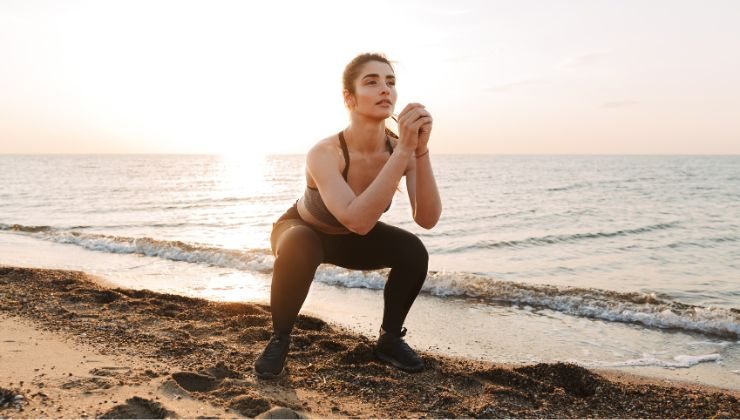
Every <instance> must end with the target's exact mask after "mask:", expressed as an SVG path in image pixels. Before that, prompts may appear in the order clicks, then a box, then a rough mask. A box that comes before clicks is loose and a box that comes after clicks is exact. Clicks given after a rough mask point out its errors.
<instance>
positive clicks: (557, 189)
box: [546, 182, 592, 192]
mask: <svg viewBox="0 0 740 420" xmlns="http://www.w3.org/2000/svg"><path fill="white" fill-rule="evenodd" d="M591 185H592V184H591V183H590V182H576V183H575V184H570V185H565V186H562V187H552V188H547V189H546V191H550V192H560V191H570V190H577V189H579V188H586V187H590V186H591Z"/></svg>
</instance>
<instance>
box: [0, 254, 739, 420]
mask: <svg viewBox="0 0 740 420" xmlns="http://www.w3.org/2000/svg"><path fill="white" fill-rule="evenodd" d="M109 286H110V285H109ZM0 325H2V326H3V330H4V331H10V332H11V334H10V335H8V336H6V338H3V342H2V343H0V345H2V347H0V348H2V349H3V351H2V353H0V366H2V370H3V373H5V372H6V371H8V372H10V374H9V375H8V376H9V377H8V378H5V376H6V375H5V374H3V375H2V376H0V381H1V382H0V388H2V390H6V391H9V392H10V391H13V392H17V394H16V395H22V396H23V399H21V400H19V401H22V403H20V404H16V405H15V406H14V405H13V404H10V405H9V406H8V407H6V408H0V417H83V416H86V417H93V416H94V417H101V416H103V417H105V416H107V417H116V416H118V417H136V416H137V414H136V413H143V414H142V415H143V416H144V417H160V416H161V415H165V414H167V413H174V414H169V415H170V416H181V417H197V416H202V415H205V416H215V417H228V418H233V417H244V416H248V417H254V416H256V415H257V414H259V413H261V412H264V411H267V410H269V409H271V408H275V407H287V409H290V410H292V412H294V413H298V414H300V415H302V416H306V417H501V416H503V417H691V418H708V417H721V418H724V417H728V418H730V417H738V416H739V415H740V392H739V391H734V390H729V389H719V388H715V387H710V386H706V385H698V384H693V383H682V382H677V381H671V382H670V384H668V383H667V381H665V380H664V379H658V378H650V377H640V376H635V375H631V374H627V373H624V372H621V371H608V370H589V369H585V368H582V367H579V366H576V365H570V364H565V363H550V364H544V363H541V364H537V365H504V364H496V363H490V362H481V361H474V360H467V359H461V358H452V357H445V356H441V355H438V354H432V353H429V352H421V355H422V356H423V357H424V359H425V361H426V364H427V369H426V370H425V371H424V372H421V373H419V374H408V373H404V372H400V371H397V370H395V369H393V368H390V367H388V366H386V365H385V364H382V363H380V362H379V361H377V360H375V358H374V356H373V355H372V351H371V349H372V344H373V340H372V339H370V338H367V337H364V336H361V335H359V334H356V333H352V332H349V331H347V330H345V329H342V328H340V327H337V326H334V325H330V324H327V323H326V322H324V321H323V320H321V319H318V318H315V317H310V316H304V315H302V316H300V318H299V321H298V323H297V325H296V330H295V333H294V339H293V343H292V348H291V352H290V354H289V356H288V375H286V376H283V377H281V378H279V379H277V380H273V381H265V380H260V379H257V378H256V377H255V376H254V374H253V372H252V364H253V362H254V359H255V358H256V356H257V355H258V354H259V353H260V352H261V351H262V348H263V346H264V344H265V342H266V340H267V339H269V335H270V328H269V326H270V315H269V310H268V308H267V307H266V306H265V305H259V304H249V303H219V302H211V301H207V300H203V299H196V298H187V297H183V296H176V295H168V294H162V293H155V292H150V291H145V290H129V289H120V288H111V287H106V286H104V285H102V284H101V283H99V282H98V281H97V280H94V279H93V278H92V277H91V276H88V275H86V274H84V273H82V272H77V271H63V270H47V269H29V268H17V267H7V266H0ZM83 359H84V360H83ZM93 360H94V361H95V362H92V361H93ZM39 364H40V365H39ZM21 381H23V383H22V384H21ZM2 390H0V391H2ZM0 395H2V394H0ZM0 398H2V397H0ZM1 406H2V404H0V407H1ZM21 406H22V407H23V408H22V410H23V411H19V410H20V408H18V407H21ZM60 407H61V408H60ZM137 410H139V411H137ZM147 410H149V411H147ZM158 410H159V411H158Z"/></svg>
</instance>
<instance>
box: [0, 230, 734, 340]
mask: <svg viewBox="0 0 740 420" xmlns="http://www.w3.org/2000/svg"><path fill="white" fill-rule="evenodd" d="M656 226H658V225H656ZM653 228H654V227H653ZM0 230H6V231H16V232H22V233H24V234H26V235H30V236H33V237H35V238H38V239H42V240H48V241H53V242H57V243H63V244H73V245H77V246H81V247H83V248H85V249H89V250H94V251H101V252H109V253H119V254H139V255H144V256H149V257H157V258H163V259H167V260H172V261H181V262H188V263H197V264H206V265H213V266H218V267H225V268H234V269H238V270H245V271H254V272H260V273H264V274H269V273H271V272H272V264H273V262H274V259H273V257H272V255H271V253H270V251H269V250H267V249H251V250H233V249H224V248H219V247H213V246H206V245H200V244H192V243H185V242H181V241H167V240H157V239H153V238H148V237H140V238H132V237H125V236H112V235H102V234H94V233H81V232H77V231H74V230H61V229H54V228H50V227H48V226H22V225H7V224H0ZM643 230H647V228H643ZM387 275H388V270H387V269H385V270H375V271H356V270H347V269H344V268H341V267H336V266H331V265H322V266H321V267H319V270H317V273H316V281H319V282H322V283H325V284H330V285H336V286H341V287H347V288H368V289H376V290H381V289H383V288H384V286H385V281H386V278H387ZM422 292H424V293H428V294H431V295H434V296H438V297H463V298H473V299H476V300H479V301H483V302H487V303H490V304H506V305H513V306H529V307H533V308H542V309H549V310H552V311H557V312H560V313H564V314H568V315H571V316H577V317H586V318H591V319H598V320H604V321H611V322H624V323H630V324H639V325H642V326H645V327H649V328H657V329H671V330H677V331H686V332H694V333H700V334H705V335H710V336H719V337H723V338H730V339H738V338H740V310H738V309H734V308H718V307H703V306H696V305H688V304H684V303H680V302H675V301H671V300H666V299H661V298H659V297H658V296H656V295H655V294H646V293H623V292H614V291H608V290H600V289H583V288H569V287H558V286H549V285H529V284H523V283H515V282H509V281H500V280H496V279H493V278H491V277H488V276H484V275H479V274H473V273H464V272H434V271H431V272H430V273H429V276H428V277H427V280H426V281H425V283H424V286H423V288H422Z"/></svg>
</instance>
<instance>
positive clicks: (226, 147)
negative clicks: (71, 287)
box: [0, 0, 740, 154]
mask: <svg viewBox="0 0 740 420" xmlns="http://www.w3.org/2000/svg"><path fill="white" fill-rule="evenodd" d="M738 22H740V1H738V0H728V1H719V0H711V1H677V0H668V1H659V0H650V1H644V0H635V1H630V0H619V1H597V0H584V1H555V0H539V1H523V0H514V1H493V0H491V1H485V0H483V1H460V0H456V1H427V0H418V1H382V0H378V1H362V2H359V1H358V2H352V1H336V2H333V1H315V0H314V1H295V2H292V1H291V2H288V1H272V0H270V1H200V2H193V1H182V0H176V1H156V0H148V1H141V2H138V1H131V0H127V1H57V0H54V1H28V0H22V1H9V0H0V153H229V154H235V153H303V152H305V151H306V150H307V149H308V148H309V147H310V145H311V144H313V143H314V142H316V141H317V140H319V139H321V138H323V137H325V136H327V135H329V134H332V133H335V132H337V131H339V130H340V129H341V128H343V127H344V126H345V125H346V123H347V113H346V111H345V109H344V107H343V102H342V96H341V73H342V70H343V68H344V65H345V64H346V62H348V61H349V60H350V59H351V58H352V57H354V56H355V55H356V54H357V53H360V52H366V51H380V52H385V53H386V54H387V55H388V57H389V58H390V59H391V60H393V61H395V63H396V64H395V65H396V73H397V75H398V90H399V106H397V110H400V109H401V108H402V107H403V105H404V104H405V103H407V102H410V101H414V102H422V103H424V104H426V105H427V108H428V109H429V110H430V111H431V112H432V114H433V115H434V117H435V128H434V131H433V135H432V140H431V143H430V148H431V149H432V151H433V152H435V153H569V154H570V153H717V154H725V153H732V154H738V153H740V24H739V23H738Z"/></svg>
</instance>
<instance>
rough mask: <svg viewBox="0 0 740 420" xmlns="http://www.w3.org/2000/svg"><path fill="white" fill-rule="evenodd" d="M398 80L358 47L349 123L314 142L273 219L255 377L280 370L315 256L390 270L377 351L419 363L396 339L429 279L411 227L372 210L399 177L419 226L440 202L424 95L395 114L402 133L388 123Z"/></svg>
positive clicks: (435, 215) (412, 367) (400, 363)
mask: <svg viewBox="0 0 740 420" xmlns="http://www.w3.org/2000/svg"><path fill="white" fill-rule="evenodd" d="M395 84H396V77H395V73H394V71H393V67H392V66H391V63H390V62H389V61H388V59H386V58H385V57H384V56H383V55H380V54H362V55H359V56H357V57H355V59H353V60H352V61H351V62H350V63H349V64H348V65H347V67H346V68H345V71H344V77H343V87H344V90H343V94H344V102H345V105H346V106H347V108H348V109H349V114H350V124H349V126H348V127H347V128H345V129H344V130H342V131H341V132H340V133H338V134H335V135H332V136H329V137H327V138H325V139H324V140H321V141H320V142H318V143H317V144H316V145H315V146H314V147H313V148H311V150H310V151H309V152H308V156H307V158H306V172H307V173H306V184H307V185H306V190H305V193H304V195H303V197H301V199H300V200H298V201H297V202H296V204H295V205H294V206H293V207H292V208H290V209H289V210H288V211H287V212H286V213H285V214H283V215H282V216H281V217H280V218H279V219H278V221H277V222H276V223H275V224H274V225H273V230H272V235H271V237H270V243H271V246H272V251H273V254H274V255H275V265H274V268H273V274H272V290H271V295H270V306H271V311H272V322H273V331H274V332H273V335H272V338H271V340H270V342H269V343H268V344H267V347H266V348H265V349H264V351H263V352H262V354H261V355H260V357H259V358H257V361H256V362H255V372H256V373H257V375H258V376H259V377H262V378H272V377H275V376H278V375H280V374H281V373H282V372H283V369H284V365H285V359H286V357H287V354H288V348H289V347H290V333H291V330H292V329H293V324H294V323H295V320H296V317H297V316H298V312H299V311H300V309H301V306H302V305H303V302H304V300H305V299H306V295H307V294H308V289H309V287H310V286H311V282H312V281H313V277H314V274H315V273H316V269H317V267H318V266H319V264H321V263H330V264H334V265H338V266H341V267H345V268H349V269H356V270H373V269H379V268H390V269H391V270H390V274H389V275H388V280H387V282H386V285H385V290H384V292H383V295H384V300H385V305H384V310H383V323H382V325H381V329H380V337H379V338H378V341H377V344H376V346H375V354H376V356H377V357H378V358H379V359H381V360H383V361H386V362H388V363H391V364H392V365H394V366H396V367H397V368H400V369H403V370H406V371H411V372H416V371H420V370H422V369H423V368H424V362H423V361H422V360H421V358H420V357H419V356H418V355H417V354H416V353H415V352H414V351H413V350H412V349H411V348H410V347H409V346H408V344H406V342H405V341H404V340H403V337H404V335H405V333H406V329H405V328H402V326H403V323H404V320H405V319H406V315H407V314H408V312H409V309H410V308H411V305H412V304H413V302H414V300H415V299H416V296H417V295H418V294H419V291H420V290H421V286H422V284H423V283H424V280H425V279H426V275H427V263H428V259H429V257H428V254H427V251H426V248H425V247H424V244H422V242H421V241H420V240H419V238H417V237H416V236H415V235H413V234H411V233H409V232H407V231H404V230H402V229H399V228H397V227H393V226H390V225H387V224H385V223H382V222H379V221H378V219H380V216H381V215H382V214H383V213H384V212H385V211H387V210H388V208H389V206H390V202H391V200H392V198H393V195H394V193H395V191H396V187H397V185H398V184H399V183H400V180H401V177H403V176H405V177H406V188H407V190H408V195H409V200H410V202H411V209H412V211H413V218H414V221H415V222H416V223H417V224H418V225H420V226H422V227H424V228H426V229H431V228H432V227H433V226H434V225H435V224H436V223H437V221H438V220H439V216H440V214H441V212H442V204H441V201H440V198H439V192H438V191H437V185H436V182H435V180H434V174H433V173H432V166H431V162H430V160H429V149H428V148H427V147H428V143H429V135H430V134H431V131H432V117H431V115H430V114H429V112H428V111H427V110H426V109H425V108H424V106H423V105H421V104H416V103H412V104H409V105H408V106H406V107H405V108H404V109H403V111H402V112H401V113H400V114H399V115H398V118H397V120H398V124H399V137H398V138H395V136H391V135H389V134H392V133H391V132H390V131H389V130H387V129H386V128H385V120H386V119H387V118H389V117H391V116H392V115H393V114H392V113H393V108H394V106H395V104H396V97H397V94H396V87H395ZM392 137H393V138H392Z"/></svg>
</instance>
